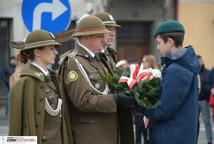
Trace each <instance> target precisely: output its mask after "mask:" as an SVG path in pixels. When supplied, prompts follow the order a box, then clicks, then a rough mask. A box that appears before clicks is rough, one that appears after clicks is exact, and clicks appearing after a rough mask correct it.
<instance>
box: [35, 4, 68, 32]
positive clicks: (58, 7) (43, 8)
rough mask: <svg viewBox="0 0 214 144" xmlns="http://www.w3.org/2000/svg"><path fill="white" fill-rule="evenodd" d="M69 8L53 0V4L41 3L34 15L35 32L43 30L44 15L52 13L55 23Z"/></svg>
mask: <svg viewBox="0 0 214 144" xmlns="http://www.w3.org/2000/svg"><path fill="white" fill-rule="evenodd" d="M67 9H68V8H67V7H66V6H64V4H63V3H61V2H60V0H53V2H52V3H46V2H43V3H40V4H39V5H37V6H36V7H35V9H34V13H33V30H36V29H41V24H42V13H43V12H50V13H52V21H54V20H55V19H56V18H57V17H58V16H60V15H61V14H63V13H64V12H65V11H67Z"/></svg>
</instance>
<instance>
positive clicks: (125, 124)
mask: <svg viewBox="0 0 214 144" xmlns="http://www.w3.org/2000/svg"><path fill="white" fill-rule="evenodd" d="M95 16H97V17H98V18H100V19H101V20H102V22H103V23H104V25H105V27H106V28H107V29H108V30H109V32H108V33H105V35H104V45H103V47H104V48H103V49H102V51H101V52H100V53H99V56H100V59H101V61H102V63H103V64H104V65H105V66H106V67H107V68H108V72H109V73H113V71H115V70H116V63H117V57H118V53H117V51H116V50H115V49H114V48H113V43H114V41H115V37H116V29H117V28H119V27H120V25H118V24H117V23H116V21H115V20H114V18H113V16H112V15H111V14H109V13H107V12H100V13H97V14H96V15H95ZM124 117H125V118H126V120H124ZM118 119H119V125H120V126H119V128H120V132H119V133H120V141H121V143H122V144H132V143H134V135H133V122H132V113H131V110H130V108H124V107H122V108H121V107H118Z"/></svg>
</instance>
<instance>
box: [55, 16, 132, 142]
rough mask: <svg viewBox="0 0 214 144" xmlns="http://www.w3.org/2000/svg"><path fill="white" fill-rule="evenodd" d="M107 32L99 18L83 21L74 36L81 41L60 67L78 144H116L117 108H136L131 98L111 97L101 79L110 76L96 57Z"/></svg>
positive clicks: (88, 17)
mask: <svg viewBox="0 0 214 144" xmlns="http://www.w3.org/2000/svg"><path fill="white" fill-rule="evenodd" d="M106 32H108V30H107V29H106V28H105V26H104V24H103V23H102V21H101V20H100V19H99V18H97V17H95V16H87V17H85V18H83V19H82V20H81V21H80V22H79V23H78V25H77V29H76V33H75V34H74V37H76V38H77V39H78V42H77V44H76V47H75V49H74V51H73V52H71V53H69V54H68V56H67V58H66V57H64V58H63V60H62V63H61V65H60V70H59V72H60V74H61V77H62V78H63V81H62V83H63V85H64V89H65V93H66V94H67V96H68V101H69V102H70V104H71V105H72V106H71V107H70V108H71V109H70V112H71V115H70V116H71V121H72V132H73V136H74V143H75V144H117V143H118V141H119V139H118V138H119V136H118V123H117V105H121V106H129V105H133V101H134V100H133V98H132V97H128V96H126V95H125V94H123V93H118V94H116V93H115V94H110V93H109V89H108V85H107V84H106V82H105V81H104V80H103V79H102V77H101V76H100V73H104V74H105V73H107V72H108V70H107V69H106V67H105V66H104V65H103V64H102V63H101V62H100V61H99V57H97V56H96V54H98V53H99V52H100V51H101V50H102V48H103V39H104V33H106ZM66 59H67V60H66ZM68 105H69V104H68Z"/></svg>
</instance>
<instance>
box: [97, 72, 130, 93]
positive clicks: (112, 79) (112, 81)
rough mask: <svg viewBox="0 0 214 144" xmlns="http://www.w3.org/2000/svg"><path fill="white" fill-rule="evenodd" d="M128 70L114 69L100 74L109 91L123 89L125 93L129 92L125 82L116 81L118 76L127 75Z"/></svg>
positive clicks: (120, 90)
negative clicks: (111, 71) (105, 73)
mask: <svg viewBox="0 0 214 144" xmlns="http://www.w3.org/2000/svg"><path fill="white" fill-rule="evenodd" d="M129 73H130V72H129V70H125V71H123V70H121V69H116V70H115V71H114V73H113V74H110V73H108V74H107V75H103V74H101V76H102V77H103V78H104V80H105V81H106V82H107V83H108V86H109V88H110V90H111V92H122V91H125V93H127V94H128V93H129V87H128V85H127V84H126V83H118V81H119V79H120V77H121V76H122V75H123V76H129Z"/></svg>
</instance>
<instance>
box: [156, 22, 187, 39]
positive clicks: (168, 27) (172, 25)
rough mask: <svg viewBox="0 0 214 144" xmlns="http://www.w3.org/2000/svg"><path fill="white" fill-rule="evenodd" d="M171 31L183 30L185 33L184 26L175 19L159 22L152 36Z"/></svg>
mask: <svg viewBox="0 0 214 144" xmlns="http://www.w3.org/2000/svg"><path fill="white" fill-rule="evenodd" d="M171 32H183V33H185V30H184V27H183V25H182V24H181V23H179V22H178V21H175V20H169V21H165V22H163V23H161V24H160V25H159V26H157V27H156V29H155V30H154V33H153V36H157V35H158V34H162V33H171Z"/></svg>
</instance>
